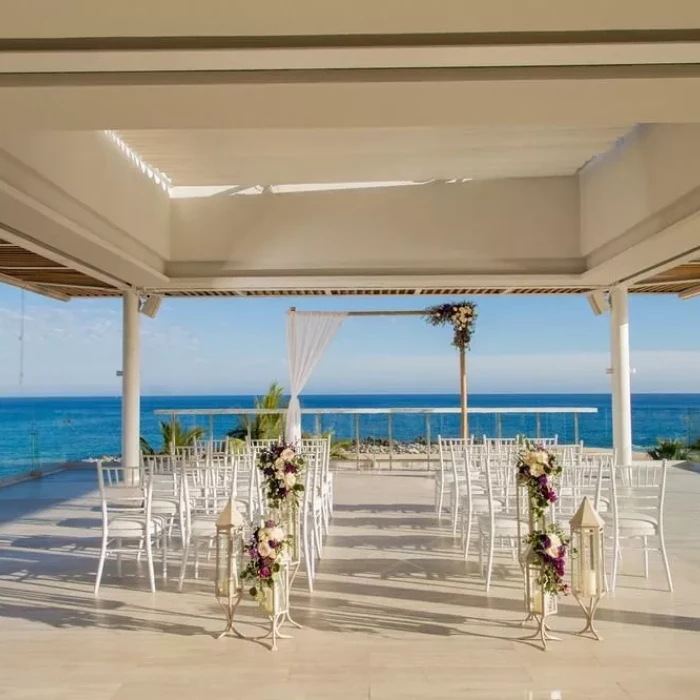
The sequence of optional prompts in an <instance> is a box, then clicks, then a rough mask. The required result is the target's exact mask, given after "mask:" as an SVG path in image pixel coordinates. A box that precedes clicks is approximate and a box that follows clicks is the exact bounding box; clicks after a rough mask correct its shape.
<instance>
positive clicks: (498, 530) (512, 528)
mask: <svg viewBox="0 0 700 700" xmlns="http://www.w3.org/2000/svg"><path fill="white" fill-rule="evenodd" d="M479 526H480V527H481V529H482V530H488V529H489V518H488V516H482V517H481V518H480V519H479ZM493 526H494V529H493V531H494V533H495V534H496V536H499V535H501V536H506V537H517V536H518V521H517V520H516V519H515V518H509V517H508V516H501V517H496V518H494V520H493ZM527 527H528V526H527V523H525V522H521V523H520V532H521V534H522V535H523V536H524V535H526V534H527Z"/></svg>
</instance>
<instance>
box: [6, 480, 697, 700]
mask: <svg viewBox="0 0 700 700" xmlns="http://www.w3.org/2000/svg"><path fill="white" fill-rule="evenodd" d="M336 489H337V502H338V506H337V511H336V516H335V519H334V522H333V527H332V532H331V536H330V537H329V539H328V542H327V547H326V550H325V556H324V559H323V562H322V564H321V567H320V572H319V575H318V578H317V583H316V588H317V591H316V592H315V593H314V594H313V595H309V594H308V593H307V592H306V588H305V581H304V580H303V576H302V577H300V578H299V580H298V582H297V584H296V586H295V590H294V595H293V601H292V602H293V608H294V615H295V617H296V618H297V619H298V620H299V621H300V622H302V623H303V625H304V629H303V630H298V631H295V632H294V638H293V639H291V640H282V641H281V642H280V649H279V651H278V652H277V653H274V654H273V653H271V652H269V651H267V650H266V649H264V648H263V647H261V646H260V645H258V644H255V643H251V642H246V641H241V640H237V639H223V640H220V641H217V640H216V639H214V635H215V634H216V633H218V632H219V631H220V630H221V629H222V616H221V613H220V609H219V607H218V605H217V603H216V601H215V600H214V599H213V596H212V590H211V588H212V587H211V584H210V583H209V581H208V580H207V579H206V575H204V578H202V579H201V580H200V581H199V582H194V581H192V582H190V583H189V584H188V586H187V588H186V591H185V592H184V593H182V594H179V593H178V592H177V590H176V585H175V583H174V581H173V582H170V583H169V584H168V586H167V587H166V588H165V589H163V587H162V584H161V587H160V589H159V590H158V592H157V594H156V595H155V596H152V595H151V594H150V593H149V592H148V591H147V585H146V578H145V572H144V571H143V570H141V571H140V572H139V570H138V567H137V565H136V563H134V562H127V563H126V564H125V571H124V573H125V576H124V578H123V579H121V580H119V579H117V577H116V573H115V567H114V564H113V563H112V562H109V561H108V563H107V569H106V577H105V579H104V581H103V587H102V589H101V597H100V599H99V600H95V599H94V597H93V595H92V585H93V581H94V571H95V569H96V565H97V545H98V540H99V532H100V519H99V518H100V516H99V512H98V511H97V510H95V507H96V505H97V498H96V494H95V479H94V477H93V474H92V473H91V472H86V471H74V472H64V473H61V474H57V475H55V476H51V477H47V478H45V479H43V480H40V481H32V482H26V483H23V484H18V485H15V486H11V487H8V488H5V489H1V490H0V629H1V630H2V632H1V633H0V659H2V663H0V698H13V699H14V700H19V699H22V698H27V699H29V698H31V699H32V700H54V699H58V698H71V700H82V699H86V700H88V699H89V700H107V699H108V698H109V699H114V700H117V699H120V700H121V699H122V698H128V699H129V700H140V699H142V698H149V699H153V700H156V699H158V698H168V699H171V700H176V699H179V698H187V699H188V700H193V699H197V698H205V697H207V698H211V697H218V696H222V697H224V696H229V697H236V698H243V699H244V700H247V699H249V698H250V699H255V700H257V699H261V700H264V699H267V698H269V699H274V700H284V699H285V698H289V699H290V700H297V699H301V698H332V699H333V700H344V699H347V698H357V699H359V698H371V699H372V700H384V699H385V700H388V699H390V698H396V699H398V698H400V699H401V700H411V699H413V698H430V699H431V700H441V699H443V698H470V699H481V698H488V699H490V700H496V699H498V700H511V699H512V700H544V699H545V698H546V699H547V700H553V699H554V700H556V699H557V698H562V699H563V700H582V699H583V698H595V699H596V700H602V699H605V700H622V699H625V700H629V699H630V698H635V699H639V700H641V699H651V698H654V699H657V698H658V699H659V700H674V699H676V698H692V699H694V700H697V698H699V697H700V663H698V660H699V659H700V535H699V533H698V523H699V522H700V521H699V518H698V513H699V511H700V474H695V473H692V472H689V471H682V470H680V469H677V468H672V469H671V473H670V476H669V483H668V492H669V493H668V510H667V520H668V539H669V547H670V554H671V565H672V567H673V573H674V578H675V585H676V592H675V593H674V594H672V595H671V594H668V593H665V592H662V591H661V590H660V589H663V578H662V576H661V573H662V570H661V565H660V562H659V561H657V560H655V559H654V558H653V556H652V567H651V573H652V576H651V578H650V579H649V580H648V581H647V580H645V579H644V578H643V577H641V576H640V575H639V574H640V573H641V570H642V563H641V560H638V557H634V556H627V557H626V558H625V561H624V567H623V571H624V573H625V575H624V576H623V577H622V578H621V580H620V582H619V584H618V591H617V593H616V595H615V596H614V597H612V598H610V599H606V600H604V602H603V604H602V606H601V609H600V612H599V615H598V619H599V628H600V631H601V633H602V634H603V635H604V637H605V641H602V642H594V641H591V640H588V639H583V638H580V637H576V636H573V635H571V634H570V633H571V632H573V631H575V630H577V629H578V628H580V626H581V620H580V617H579V614H578V608H577V606H576V603H575V601H573V600H564V601H563V603H562V604H561V605H560V614H559V615H558V616H557V618H555V619H554V620H553V626H554V627H555V629H556V630H557V631H558V632H560V633H561V634H560V636H561V637H562V641H561V642H558V643H556V644H555V645H554V646H553V647H552V648H551V650H550V651H548V652H546V653H544V652H542V651H540V650H538V649H537V648H535V647H533V646H530V645H529V644H528V643H525V642H523V641H519V640H518V638H519V637H521V636H522V634H523V631H522V630H521V629H520V627H519V626H518V622H519V620H520V619H521V618H522V612H521V609H522V603H521V584H520V579H519V577H518V576H517V572H516V570H515V568H514V567H513V566H512V564H511V563H509V562H508V561H506V560H502V561H501V562H499V565H498V567H497V571H496V579H495V582H494V585H493V587H492V591H491V594H490V595H489V596H486V595H485V593H484V590H483V584H482V582H481V580H480V579H479V578H478V577H477V576H476V575H474V573H473V570H472V567H471V566H470V567H466V566H465V563H464V561H463V559H462V558H461V555H460V553H459V552H458V549H457V546H456V545H455V543H454V542H453V540H452V538H451V537H450V536H449V533H448V531H447V526H446V525H443V526H442V527H441V526H439V525H438V523H437V521H436V518H435V516H434V515H433V513H432V506H431V504H432V481H431V480H430V479H429V478H428V477H427V476H422V475H396V474H391V475H388V474H357V473H343V474H339V475H338V480H337V487H336ZM467 568H469V570H467ZM175 569H176V566H175V565H173V567H172V571H173V574H174V573H175ZM244 612H245V614H246V616H248V617H249V619H251V620H252V619H254V615H255V612H254V607H253V606H252V604H248V605H247V607H246V609H245V611H244Z"/></svg>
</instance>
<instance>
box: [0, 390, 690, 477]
mask: <svg viewBox="0 0 700 700" xmlns="http://www.w3.org/2000/svg"><path fill="white" fill-rule="evenodd" d="M334 398H335V397H314V403H315V404H316V406H315V407H307V408H304V409H303V413H302V428H303V431H304V432H305V433H307V434H309V435H322V434H331V435H332V437H333V440H334V442H335V443H336V452H337V453H338V454H340V453H341V452H344V453H345V457H346V459H347V461H348V463H349V464H352V461H354V462H355V463H356V464H358V465H360V466H363V465H366V464H367V463H368V462H372V461H382V462H386V463H387V464H389V465H390V466H392V467H393V466H395V465H396V464H401V463H405V462H408V461H410V460H412V459H413V460H419V459H423V460H427V461H428V462H429V463H436V462H437V451H436V445H437V438H438V436H439V435H442V436H443V437H458V435H459V425H460V416H459V409H458V408H455V407H454V403H452V405H451V406H450V405H447V406H443V407H439V408H435V407H430V408H425V407H420V406H418V407H415V406H410V405H406V404H408V403H409V400H408V399H406V400H404V401H403V402H402V401H401V400H400V398H401V397H386V400H385V402H384V405H383V406H382V405H381V404H380V407H372V408H364V407H362V404H361V403H360V402H361V401H363V397H353V400H354V401H355V405H357V407H355V408H352V407H351V408H348V407H343V408H336V407H334V405H333V401H334ZM375 398H376V397H375ZM448 398H449V399H450V401H454V399H453V397H448ZM500 398H503V404H501V405H502V406H503V405H507V402H510V400H512V403H514V404H515V403H518V402H517V401H516V399H517V397H515V399H511V397H488V399H487V398H484V399H483V400H482V403H487V400H488V402H490V403H491V405H486V406H484V405H478V403H477V402H476V401H475V402H473V403H472V404H471V405H470V413H469V432H470V433H471V434H473V435H474V436H475V437H477V438H480V437H481V436H483V435H487V436H493V437H498V436H500V437H514V436H516V435H526V436H528V437H532V438H536V437H537V436H551V435H558V436H559V440H560V442H562V443H572V442H578V441H580V440H583V441H584V443H585V445H586V446H589V447H600V448H610V447H611V446H612V410H611V407H610V401H609V396H608V397H605V396H602V395H601V396H596V397H590V396H588V397H587V396H586V395H582V396H576V397H574V398H575V399H578V400H579V401H580V403H576V404H573V407H572V404H569V405H566V401H567V397H561V398H560V399H559V403H560V404H561V405H558V406H557V405H556V403H557V401H556V400H555V399H556V397H546V400H547V401H549V400H550V399H551V400H552V403H553V404H555V405H553V406H550V407H544V406H542V405H540V406H537V405H534V406H527V405H525V401H524V400H523V397H521V399H520V401H519V403H520V404H521V405H519V406H516V407H514V408H502V407H501V406H499V405H498V404H497V403H496V400H497V399H500ZM568 398H571V397H568ZM509 399H510V400H509ZM205 400H206V401H207V404H209V402H210V401H211V404H210V406H211V407H210V408H198V407H197V406H198V404H199V405H201V402H202V398H201V397H192V398H191V399H188V398H185V399H183V397H172V398H169V397H143V398H142V404H141V433H142V435H143V436H144V438H145V439H146V440H147V441H148V442H149V443H150V444H151V445H153V447H154V448H155V449H156V450H160V449H162V447H163V444H162V443H163V440H162V435H161V429H160V423H161V422H162V421H165V422H168V421H170V420H173V419H174V418H176V419H178V420H179V421H180V423H181V424H182V426H183V427H184V428H185V429H190V428H194V427H198V428H201V429H202V432H203V435H204V437H205V439H208V438H209V437H214V438H215V439H221V438H223V437H225V436H226V435H227V433H228V432H229V431H231V430H232V429H234V428H235V427H236V426H237V425H239V423H240V421H241V420H243V419H247V420H248V421H253V420H254V418H255V410H254V409H252V408H251V405H252V398H247V399H246V398H244V397H240V399H239V398H238V397H223V396H222V397H207V398H206V399H205ZM415 400H416V399H415V397H412V398H411V401H413V402H415ZM236 401H238V405H237V404H236ZM693 401H695V403H696V404H697V405H694V404H693ZM347 402H348V403H350V401H349V400H348V401H347ZM445 402H447V399H446V400H445ZM309 403H312V402H311V401H309ZM368 403H369V401H368ZM374 403H379V400H378V399H376V400H375V401H374ZM391 403H394V404H395V405H393V406H392V405H391ZM435 403H438V400H436V401H435ZM533 403H534V402H533ZM586 403H588V405H586ZM475 404H476V405H475ZM231 405H233V406H232V407H230V406H231ZM312 405H313V404H312ZM351 405H352V404H351ZM0 426H2V428H1V429H0V479H2V478H3V477H6V476H12V475H15V474H19V473H26V472H29V471H31V470H43V471H48V470H51V469H52V468H54V467H58V466H60V465H62V464H64V463H66V462H77V461H82V460H86V459H94V458H98V457H102V456H115V457H116V456H118V455H119V454H120V452H121V435H120V433H121V401H120V400H119V399H118V398H116V397H115V398H112V397H110V398H89V399H88V398H81V399H70V400H67V399H29V398H27V399H3V400H0ZM632 438H633V444H634V449H635V450H638V451H645V450H646V449H648V448H650V447H652V446H654V445H655V444H656V442H657V440H658V439H660V438H665V439H675V440H680V441H682V442H683V443H685V444H693V443H695V442H697V441H698V439H699V438H700V397H698V398H693V397H692V396H679V395H676V396H672V395H668V396H666V397H659V396H655V397H649V396H647V397H639V396H636V395H635V396H633V399H632ZM698 453H700V450H698V451H696V452H694V453H693V454H698Z"/></svg>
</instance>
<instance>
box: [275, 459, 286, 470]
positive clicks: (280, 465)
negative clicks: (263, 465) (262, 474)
mask: <svg viewBox="0 0 700 700" xmlns="http://www.w3.org/2000/svg"><path fill="white" fill-rule="evenodd" d="M283 467H284V460H283V459H282V458H281V457H278V458H277V459H276V460H275V469H282V468H283Z"/></svg>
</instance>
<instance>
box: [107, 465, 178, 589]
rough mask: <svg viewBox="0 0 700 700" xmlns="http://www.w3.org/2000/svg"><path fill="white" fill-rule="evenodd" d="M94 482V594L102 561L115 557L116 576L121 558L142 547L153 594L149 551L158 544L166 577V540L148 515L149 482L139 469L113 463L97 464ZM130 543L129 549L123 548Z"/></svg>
mask: <svg viewBox="0 0 700 700" xmlns="http://www.w3.org/2000/svg"><path fill="white" fill-rule="evenodd" d="M97 482H98V485H99V490H100V500H101V510H102V546H101V549H100V560H99V564H98V567H97V576H96V578H95V595H96V596H97V595H98V594H99V590H100V583H101V581H102V574H103V572H104V564H105V560H106V558H107V557H108V556H109V555H110V554H114V555H116V559H117V574H118V575H119V576H121V575H122V555H124V554H136V555H137V556H138V553H139V551H140V549H141V547H144V548H145V551H146V563H147V568H148V580H149V583H150V587H151V592H153V593H155V590H156V582H155V572H154V568H153V549H154V548H156V547H157V546H158V545H159V544H160V545H161V547H162V554H163V575H164V576H165V575H166V565H167V538H166V536H165V528H164V527H163V521H162V519H161V518H159V517H154V516H153V515H152V514H151V503H152V495H153V491H152V483H151V480H150V479H149V478H148V476H147V475H146V474H144V472H143V471H142V469H141V468H140V467H122V466H119V465H116V464H114V463H104V462H98V463H97ZM129 544H132V545H133V546H131V547H129V546H127V545H129Z"/></svg>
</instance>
